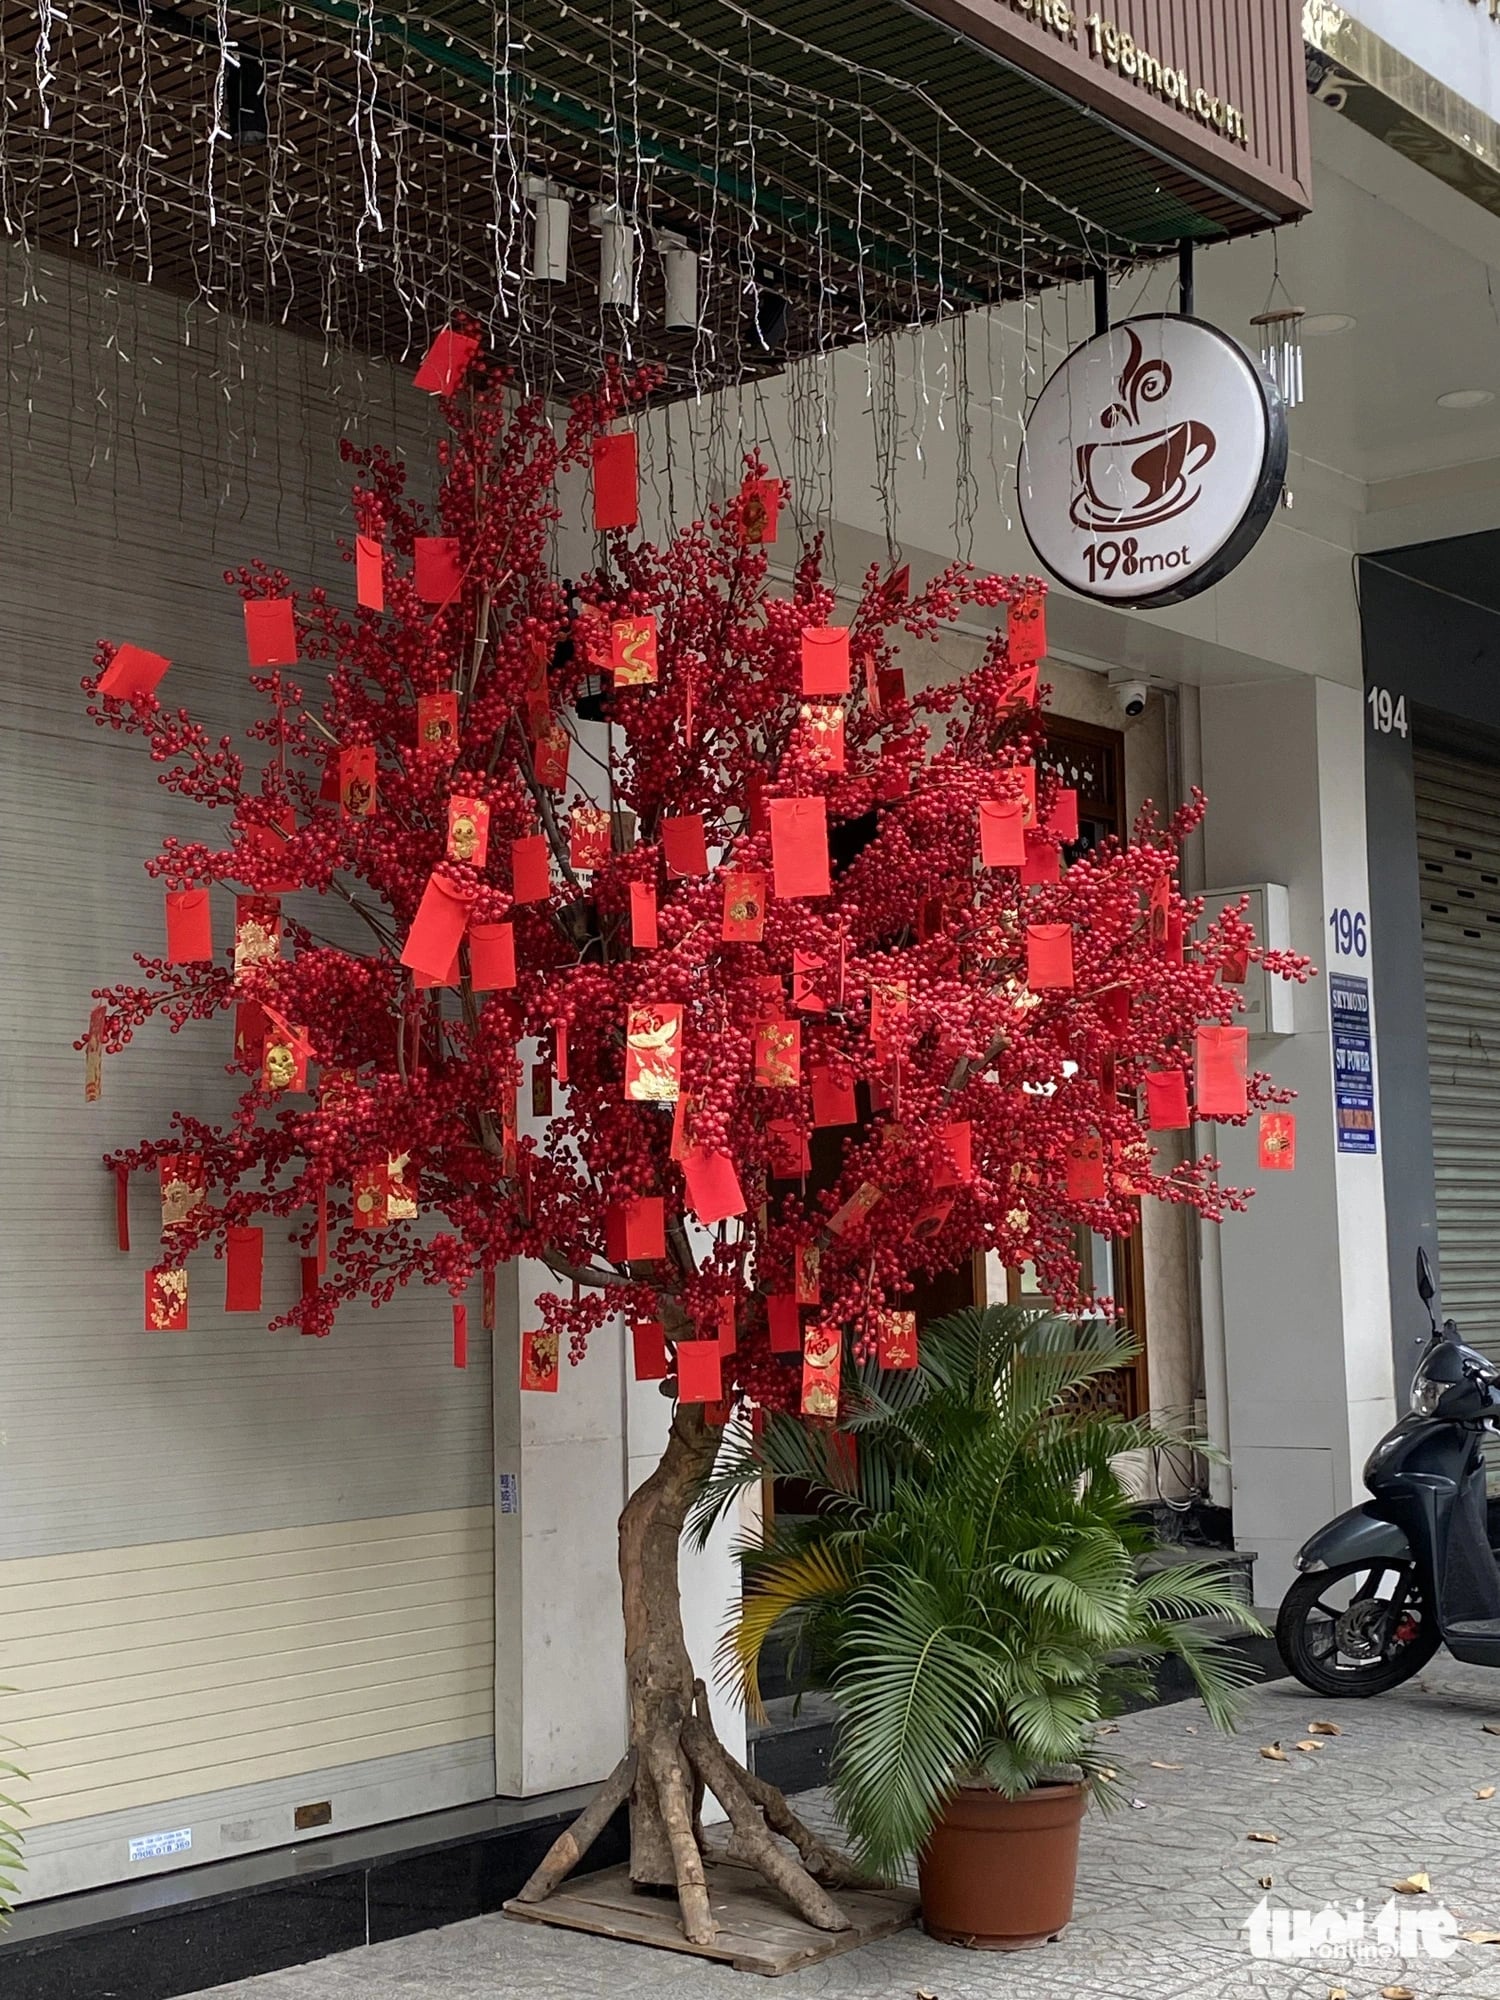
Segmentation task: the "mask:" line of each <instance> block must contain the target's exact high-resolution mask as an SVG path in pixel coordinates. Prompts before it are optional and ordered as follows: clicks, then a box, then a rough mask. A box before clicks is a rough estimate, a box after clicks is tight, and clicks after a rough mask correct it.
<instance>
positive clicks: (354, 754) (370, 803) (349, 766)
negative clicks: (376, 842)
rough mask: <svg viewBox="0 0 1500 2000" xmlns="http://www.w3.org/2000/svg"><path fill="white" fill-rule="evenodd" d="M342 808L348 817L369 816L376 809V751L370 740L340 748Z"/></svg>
mask: <svg viewBox="0 0 1500 2000" xmlns="http://www.w3.org/2000/svg"><path fill="white" fill-rule="evenodd" d="M338 774H339V776H338V783H339V810H340V811H341V812H342V813H344V814H345V815H346V816H347V817H348V818H349V819H368V818H369V817H370V815H371V814H372V813H373V812H374V810H375V795H376V776H375V751H374V748H373V746H372V745H370V744H368V743H356V744H355V745H353V747H352V748H350V749H348V750H340V752H339V762H338Z"/></svg>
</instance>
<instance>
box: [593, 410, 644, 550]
mask: <svg viewBox="0 0 1500 2000" xmlns="http://www.w3.org/2000/svg"><path fill="white" fill-rule="evenodd" d="M593 460H594V526H595V527H596V528H601V529H604V528H633V527H634V526H635V524H636V522H637V521H638V520H639V519H640V500H639V496H638V491H637V488H638V475H637V471H636V447H635V432H634V431H617V432H615V433H614V435H613V436H611V437H596V438H595V439H594V444H593Z"/></svg>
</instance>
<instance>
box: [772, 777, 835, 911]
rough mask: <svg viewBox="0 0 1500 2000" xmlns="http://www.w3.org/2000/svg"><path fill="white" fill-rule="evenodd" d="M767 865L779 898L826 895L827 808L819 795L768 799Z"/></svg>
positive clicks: (827, 882) (827, 878)
mask: <svg viewBox="0 0 1500 2000" xmlns="http://www.w3.org/2000/svg"><path fill="white" fill-rule="evenodd" d="M767 810H768V812H769V814H770V819H771V865H772V869H773V871H774V881H775V889H776V894H777V895H778V896H780V897H783V898H786V897H793V896H826V895H827V894H828V893H829V889H830V886H831V885H830V877H829V872H828V807H827V804H826V802H825V801H824V800H823V799H821V798H812V799H805V798H792V799H771V800H769V801H768V803H767Z"/></svg>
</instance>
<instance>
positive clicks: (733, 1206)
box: [682, 1146, 745, 1223]
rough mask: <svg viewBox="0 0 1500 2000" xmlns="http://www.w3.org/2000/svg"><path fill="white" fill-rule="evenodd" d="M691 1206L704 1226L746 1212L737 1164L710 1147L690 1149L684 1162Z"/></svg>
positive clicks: (683, 1166)
mask: <svg viewBox="0 0 1500 2000" xmlns="http://www.w3.org/2000/svg"><path fill="white" fill-rule="evenodd" d="M682 1174H683V1179H684V1180H685V1181H686V1182H687V1201H688V1207H689V1208H690V1209H691V1210H692V1212H693V1214H694V1215H695V1216H696V1217H697V1218H698V1220H699V1221H700V1222H702V1223H715V1222H727V1221H728V1220H729V1219H730V1217H731V1216H735V1215H743V1214H744V1213H745V1197H744V1194H743V1193H742V1192H741V1189H740V1178H739V1175H738V1174H737V1173H736V1172H735V1170H734V1161H733V1160H731V1159H730V1157H729V1155H728V1154H727V1153H719V1152H715V1151H713V1150H712V1149H711V1148H710V1147H707V1146H689V1147H688V1149H687V1151H686V1153H685V1154H684V1155H683V1160H682Z"/></svg>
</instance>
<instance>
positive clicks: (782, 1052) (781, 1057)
mask: <svg viewBox="0 0 1500 2000" xmlns="http://www.w3.org/2000/svg"><path fill="white" fill-rule="evenodd" d="M755 1081H756V1082H757V1083H758V1084H761V1085H763V1086H764V1087H765V1088H766V1089H768V1090H790V1089H793V1088H795V1086H796V1085H797V1084H799V1083H800V1082H801V1081H802V1023H801V1022H800V1021H762V1022H761V1023H760V1024H759V1026H758V1027H757V1028H756V1030H755Z"/></svg>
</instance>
